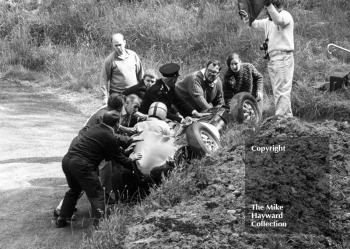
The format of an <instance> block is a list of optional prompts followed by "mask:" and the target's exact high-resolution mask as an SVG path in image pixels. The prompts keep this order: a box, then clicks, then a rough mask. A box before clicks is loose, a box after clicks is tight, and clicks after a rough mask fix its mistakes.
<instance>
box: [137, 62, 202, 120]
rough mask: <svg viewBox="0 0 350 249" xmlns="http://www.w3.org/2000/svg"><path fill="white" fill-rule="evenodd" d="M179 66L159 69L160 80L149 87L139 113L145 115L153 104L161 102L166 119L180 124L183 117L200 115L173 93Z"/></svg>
mask: <svg viewBox="0 0 350 249" xmlns="http://www.w3.org/2000/svg"><path fill="white" fill-rule="evenodd" d="M179 70H180V66H179V65H178V64H176V63H168V64H165V65H163V66H161V67H160V68H159V72H160V73H161V74H162V76H163V77H162V78H161V79H158V80H157V81H156V83H155V84H154V85H153V86H151V87H150V88H149V89H148V90H147V91H146V94H145V97H144V100H143V101H142V104H141V108H140V112H142V113H144V114H147V113H148V109H149V107H150V106H151V104H152V103H153V102H163V103H164V104H165V105H166V106H167V108H168V115H167V118H168V119H171V120H174V121H177V122H181V121H182V120H183V117H186V116H191V115H194V116H198V117H200V116H201V115H200V114H199V113H198V112H197V111H196V110H195V109H194V108H192V107H191V106H189V105H188V104H187V103H186V102H184V101H183V100H182V98H180V97H179V96H178V95H177V94H176V92H175V83H176V81H177V78H178V77H179Z"/></svg>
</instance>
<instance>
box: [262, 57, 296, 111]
mask: <svg viewBox="0 0 350 249" xmlns="http://www.w3.org/2000/svg"><path fill="white" fill-rule="evenodd" d="M268 71H269V76H270V80H271V85H272V90H273V95H274V102H275V109H276V110H275V114H276V115H283V116H293V113H292V107H291V90H292V81H293V73H294V57H293V55H292V54H290V55H278V56H275V57H273V58H271V60H270V61H269V64H268Z"/></svg>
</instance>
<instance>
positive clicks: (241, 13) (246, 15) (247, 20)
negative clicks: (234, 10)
mask: <svg viewBox="0 0 350 249" xmlns="http://www.w3.org/2000/svg"><path fill="white" fill-rule="evenodd" d="M238 14H239V15H240V16H241V17H242V18H243V21H244V22H249V15H248V13H247V11H245V10H240V11H239V12H238Z"/></svg>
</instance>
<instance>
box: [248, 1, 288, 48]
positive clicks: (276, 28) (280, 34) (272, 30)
mask: <svg viewBox="0 0 350 249" xmlns="http://www.w3.org/2000/svg"><path fill="white" fill-rule="evenodd" d="M267 9H268V11H269V14H270V16H271V19H272V21H270V20H269V19H268V18H266V19H262V20H255V21H254V22H253V23H252V27H253V28H256V29H259V30H262V31H264V32H265V37H266V38H269V43H268V46H269V47H268V50H267V52H268V53H271V52H273V51H293V50H294V35H293V29H294V21H293V17H292V15H291V14H290V13H289V12H287V11H285V10H281V11H280V12H278V11H277V10H276V8H275V7H274V6H273V4H270V6H268V7H267Z"/></svg>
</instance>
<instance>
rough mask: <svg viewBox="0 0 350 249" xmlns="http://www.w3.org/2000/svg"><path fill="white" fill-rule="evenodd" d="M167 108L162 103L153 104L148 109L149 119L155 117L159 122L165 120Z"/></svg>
mask: <svg viewBox="0 0 350 249" xmlns="http://www.w3.org/2000/svg"><path fill="white" fill-rule="evenodd" d="M167 112H168V108H167V107H166V105H165V104H164V103H162V102H153V103H152V105H151V106H150V107H149V109H148V116H149V117H157V118H159V119H161V120H165V118H166V116H167Z"/></svg>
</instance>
